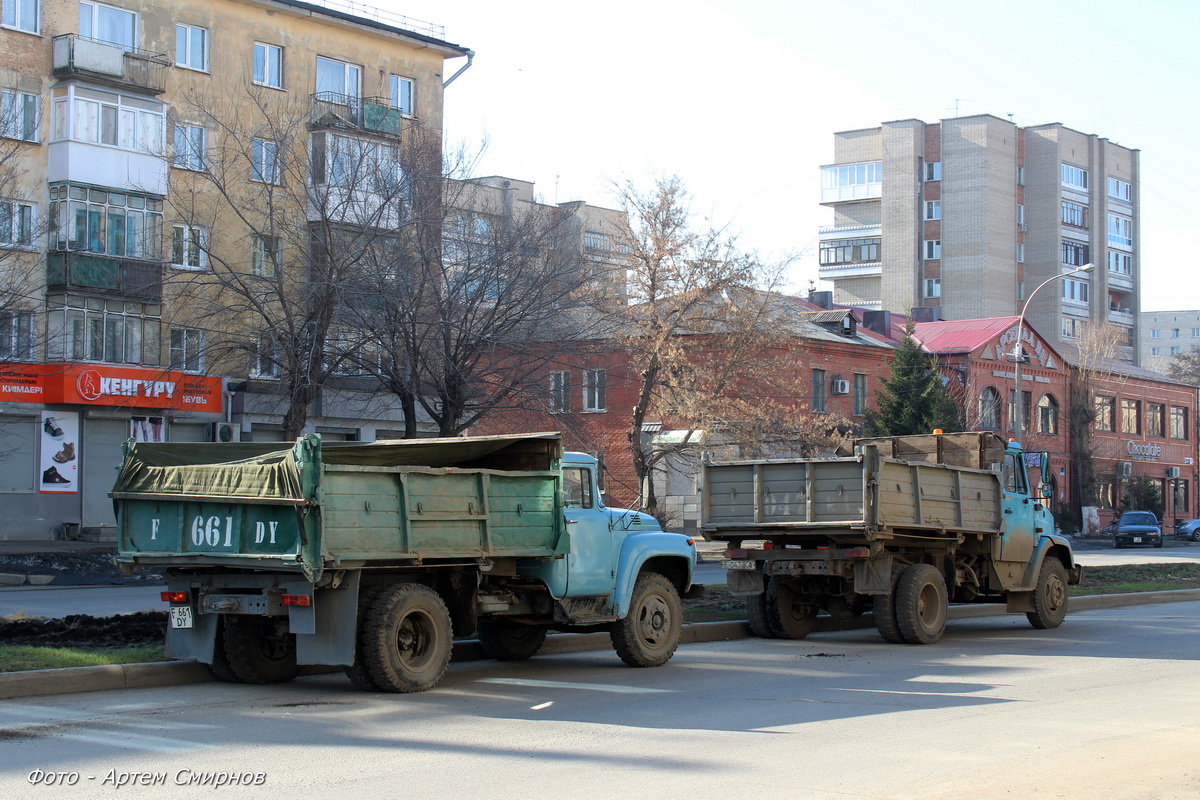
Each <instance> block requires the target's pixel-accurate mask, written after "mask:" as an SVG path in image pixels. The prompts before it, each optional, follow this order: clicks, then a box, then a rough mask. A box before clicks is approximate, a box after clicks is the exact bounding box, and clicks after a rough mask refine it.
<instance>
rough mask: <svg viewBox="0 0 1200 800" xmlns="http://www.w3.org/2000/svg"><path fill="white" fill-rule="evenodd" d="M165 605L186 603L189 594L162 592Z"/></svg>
mask: <svg viewBox="0 0 1200 800" xmlns="http://www.w3.org/2000/svg"><path fill="white" fill-rule="evenodd" d="M160 595H161V597H162V599H163V602H164V603H186V602H187V601H188V593H187V592H161V593H160Z"/></svg>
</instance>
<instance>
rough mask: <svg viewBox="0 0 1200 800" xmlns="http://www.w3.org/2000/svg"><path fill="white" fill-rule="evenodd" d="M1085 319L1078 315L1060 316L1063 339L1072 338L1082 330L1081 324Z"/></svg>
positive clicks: (1082, 324)
mask: <svg viewBox="0 0 1200 800" xmlns="http://www.w3.org/2000/svg"><path fill="white" fill-rule="evenodd" d="M1086 322H1087V320H1083V319H1080V318H1078V317H1063V318H1062V336H1063V338H1064V339H1074V338H1075V337H1076V336H1078V335H1079V334H1080V333H1082V332H1083V326H1084V324H1085V323H1086Z"/></svg>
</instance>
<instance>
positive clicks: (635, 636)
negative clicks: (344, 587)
mask: <svg viewBox="0 0 1200 800" xmlns="http://www.w3.org/2000/svg"><path fill="white" fill-rule="evenodd" d="M682 623H683V603H681V602H680V600H679V592H677V591H675V586H674V584H672V583H671V582H670V581H669V580H667V579H666V578H665V577H663V576H662V575H659V574H658V573H657V572H644V573H642V574H641V575H639V576H638V579H637V582H636V583H634V585H633V597H632V599H631V600H630V603H629V613H627V614H626V615H625V618H624V619H621V620H618V621H617V622H614V623H613V625H612V629H611V630H610V632H609V638H611V639H612V644H613V649H614V650H616V651H617V655H618V656H620V657H621V660H622V661H624V662H625V663H626V664H628V665H629V666H631V667H658V666H662V665H663V664H665V663H667V662H668V661H670V660H671V656H672V655H674V654H675V648H676V647H678V646H679V634H680V631H681V630H682Z"/></svg>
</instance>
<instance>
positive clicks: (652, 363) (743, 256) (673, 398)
mask: <svg viewBox="0 0 1200 800" xmlns="http://www.w3.org/2000/svg"><path fill="white" fill-rule="evenodd" d="M616 188H617V191H618V194H619V196H620V199H621V205H622V208H623V209H624V210H625V212H626V214H627V219H628V227H627V228H626V230H625V231H624V232H623V243H622V244H623V246H624V247H625V249H627V250H628V253H629V300H630V302H629V304H628V305H627V306H625V307H624V308H622V309H620V310H619V311H620V314H619V318H620V323H619V327H618V329H617V333H616V337H615V339H616V341H617V342H618V344H619V346H620V347H621V348H622V349H623V350H625V351H626V352H627V353H629V354H630V356H631V357H632V359H633V361H634V364H635V369H636V372H637V374H638V375H639V376H640V380H639V385H638V394H637V400H636V402H635V404H634V407H633V409H632V413H631V415H630V427H629V447H630V451H631V455H632V459H633V465H634V472H635V474H636V475H637V477H638V479H639V480H640V481H641V483H642V490H643V494H644V497H643V505H644V506H645V507H646V508H647V509H648V510H650V511H651V513H655V512H657V511H658V503H657V498H656V497H655V496H654V486H653V481H652V480H650V477H651V475H652V474H653V472H654V470H655V468H656V467H657V465H659V464H660V463H661V462H662V461H664V460H665V459H667V458H669V457H670V456H672V455H677V454H685V453H692V454H695V453H696V452H697V451H698V450H700V449H701V448H711V447H712V446H713V445H714V443H717V442H719V443H721V444H722V445H724V446H725V447H727V448H732V449H733V450H735V451H736V452H738V453H739V454H741V455H745V456H750V455H760V454H762V453H764V452H769V451H776V452H777V451H778V450H779V449H781V448H784V449H786V450H787V451H788V452H790V453H795V454H802V453H804V454H806V453H810V452H812V451H813V450H815V449H818V448H819V447H821V446H823V445H831V444H832V441H831V440H830V434H831V433H832V432H834V431H835V430H836V429H837V428H838V422H839V421H838V420H835V419H833V418H831V417H829V416H828V415H823V414H814V413H813V409H812V398H810V397H809V390H810V384H809V383H807V381H806V380H805V379H804V378H803V377H802V376H801V375H800V374H799V371H798V370H797V369H796V367H795V363H794V362H795V359H794V357H792V356H791V352H790V351H791V345H792V344H793V342H794V338H793V337H794V336H795V335H797V333H798V331H797V329H796V325H795V322H794V320H795V318H796V310H797V309H796V307H795V305H794V303H790V302H789V301H788V300H787V299H786V298H783V297H781V296H780V295H778V294H776V293H775V292H773V291H771V288H772V287H773V286H774V284H775V283H776V282H777V278H778V275H779V274H780V269H778V268H774V269H772V268H769V267H767V266H766V265H764V264H763V263H761V262H760V261H759V260H758V258H757V257H756V256H754V255H753V254H750V253H744V252H742V251H740V250H739V249H738V247H737V244H736V241H735V240H734V239H733V237H731V236H729V235H728V234H727V232H725V231H724V230H721V229H716V228H712V227H701V228H696V227H695V225H694V220H693V217H692V214H691V212H690V209H689V197H688V194H687V191H686V190H685V188H684V186H683V184H682V182H681V181H680V180H679V179H678V178H676V177H672V178H663V179H659V180H657V181H656V182H655V184H654V186H653V187H652V188H651V189H650V190H648V191H643V190H641V189H640V188H639V187H637V186H635V185H634V184H632V183H629V182H627V183H624V184H622V185H619V186H617V187H616ZM650 414H655V415H657V416H661V417H662V418H663V419H665V420H667V421H669V422H670V423H671V424H674V425H678V426H679V429H680V431H681V432H679V433H677V434H676V435H675V436H674V437H673V440H672V441H671V442H669V443H661V442H660V443H657V444H656V443H654V442H652V441H651V440H650V439H649V437H647V436H645V435H644V434H643V430H644V428H645V423H646V421H647V418H648V416H649V415H650ZM702 431H703V432H705V434H706V438H705V439H704V440H703V441H702V437H701V436H700V433H701V432H702Z"/></svg>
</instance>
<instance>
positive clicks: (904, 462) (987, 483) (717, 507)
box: [702, 433, 1081, 644]
mask: <svg viewBox="0 0 1200 800" xmlns="http://www.w3.org/2000/svg"><path fill="white" fill-rule="evenodd" d="M1031 471H1034V472H1035V474H1037V475H1038V476H1039V478H1038V479H1037V485H1036V486H1034V487H1032V488H1031V486H1030V480H1029V477H1030V475H1029V473H1030V472H1031ZM703 481H704V497H703V501H704V502H703V511H702V514H703V519H702V526H703V527H702V530H703V532H704V535H705V536H706V537H707V538H709V539H712V540H718V541H725V542H728V543H729V549H728V550H727V551H726V553H725V560H724V561H723V562H722V565H723V567H724V568H725V570H726V571H727V572H726V574H727V577H728V585H729V589H730V591H731V592H733V593H734V594H736V595H741V596H743V597H745V598H746V610H747V614H748V616H749V619H750V625H751V627H752V629H753V630H754V632H755V633H756V634H757V635H759V636H763V637H784V638H795V639H799V638H803V637H805V636H807V635H808V634H809V633H810V632H811V631H812V629H813V626H814V623H815V621H816V617H817V614H818V612H819V611H821V610H824V611H826V612H827V613H829V614H830V615H831V616H833V617H834V618H836V619H839V620H843V621H848V620H850V619H851V618H853V617H854V616H856V615H857V614H859V613H861V612H863V611H866V610H872V611H873V613H874V621H875V626H876V628H877V629H878V631H879V633H880V635H881V636H882V637H883V638H884V639H886V640H887V641H889V642H907V643H910V644H928V643H932V642H936V641H937V640H938V639H939V638H941V636H942V632H943V630H944V629H945V625H946V617H947V605H948V602H949V601H950V600H954V601H957V602H963V603H1005V604H1007V610H1008V611H1010V612H1024V613H1025V614H1026V615H1027V616H1028V618H1029V621H1030V623H1032V624H1033V626H1034V627H1037V628H1054V627H1057V626H1058V625H1059V624H1061V623H1062V620H1063V618H1064V617H1065V616H1066V613H1067V586H1068V584H1077V583H1079V581H1080V575H1081V568H1080V567H1079V565H1078V564H1077V563H1075V560H1074V556H1073V554H1072V552H1071V546H1070V544H1069V543H1068V542H1067V541H1066V540H1065V539H1064V538H1062V537H1061V536H1057V535H1055V534H1054V519H1053V517H1052V516H1051V514H1050V512H1049V511H1048V510H1047V508H1046V507H1045V502H1046V496H1047V495H1049V493H1050V491H1051V489H1050V474H1049V457H1048V455H1047V454H1045V453H1026V452H1024V451H1023V450H1022V449H1021V447H1020V446H1019V445H1018V444H1017V443H1016V442H1008V443H1005V442H1004V440H1003V439H1001V438H1000V437H999V436H997V435H996V434H994V433H956V434H930V435H926V436H898V437H882V438H874V439H858V440H856V441H854V442H853V444H852V446H850V447H848V448H846V449H845V450H844V451H843V452H842V453H841V454H839V457H836V458H826V459H789V460H760V461H739V462H731V463H723V464H715V463H714V464H707V465H706V466H705V469H704V478H703Z"/></svg>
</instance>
